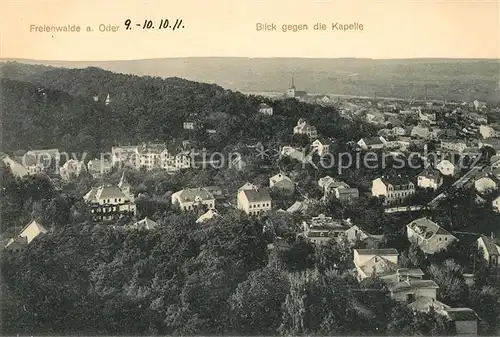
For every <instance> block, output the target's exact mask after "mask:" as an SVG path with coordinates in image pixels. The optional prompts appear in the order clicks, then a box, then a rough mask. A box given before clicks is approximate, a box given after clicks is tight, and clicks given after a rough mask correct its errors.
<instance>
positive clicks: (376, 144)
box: [357, 136, 387, 150]
mask: <svg viewBox="0 0 500 337" xmlns="http://www.w3.org/2000/svg"><path fill="white" fill-rule="evenodd" d="M357 144H358V146H359V147H360V148H361V149H363V150H381V149H383V148H384V147H385V146H386V145H387V141H386V140H385V138H384V137H382V136H379V137H370V138H361V139H360V140H359V141H358V143H357Z"/></svg>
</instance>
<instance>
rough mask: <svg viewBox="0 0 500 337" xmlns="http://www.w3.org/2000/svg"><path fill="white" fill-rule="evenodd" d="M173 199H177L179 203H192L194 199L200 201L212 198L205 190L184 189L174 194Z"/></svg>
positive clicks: (201, 188)
mask: <svg viewBox="0 0 500 337" xmlns="http://www.w3.org/2000/svg"><path fill="white" fill-rule="evenodd" d="M172 196H173V197H177V198H178V199H179V200H180V201H181V202H194V201H195V200H196V198H200V199H201V200H212V199H214V196H213V195H212V193H210V192H209V191H208V190H207V189H206V188H203V187H200V188H185V189H183V190H180V191H178V192H175V193H174V194H173V195H172Z"/></svg>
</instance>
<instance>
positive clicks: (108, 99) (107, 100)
mask: <svg viewBox="0 0 500 337" xmlns="http://www.w3.org/2000/svg"><path fill="white" fill-rule="evenodd" d="M109 103H111V98H110V97H109V93H108V96H107V97H106V105H108V104H109Z"/></svg>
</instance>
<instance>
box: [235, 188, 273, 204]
mask: <svg viewBox="0 0 500 337" xmlns="http://www.w3.org/2000/svg"><path fill="white" fill-rule="evenodd" d="M240 193H243V194H244V195H245V197H246V198H247V200H248V202H262V201H271V195H270V194H269V191H268V190H267V188H259V189H252V190H242V191H241V192H240Z"/></svg>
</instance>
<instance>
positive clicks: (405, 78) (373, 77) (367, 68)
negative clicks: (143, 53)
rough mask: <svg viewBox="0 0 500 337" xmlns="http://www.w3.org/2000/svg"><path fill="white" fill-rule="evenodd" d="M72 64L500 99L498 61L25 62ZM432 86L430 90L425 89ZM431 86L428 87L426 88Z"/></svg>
mask: <svg viewBox="0 0 500 337" xmlns="http://www.w3.org/2000/svg"><path fill="white" fill-rule="evenodd" d="M20 61H21V62H23V63H30V64H45V65H51V66H62V67H68V68H84V67H88V66H95V67H100V68H103V69H106V70H110V71H114V72H119V73H128V74H135V75H148V76H159V77H163V78H164V77H181V78H186V79H188V80H193V81H198V82H206V83H217V84H218V85H220V86H222V87H224V88H228V89H232V90H238V91H249V92H260V91H284V90H285V89H286V88H287V87H288V86H289V85H290V80H291V77H292V76H293V77H294V78H295V84H296V86H297V87H298V89H300V90H306V91H308V92H313V93H326V94H351V95H360V96H374V95H375V94H376V95H377V96H387V97H402V98H410V97H412V98H424V97H425V94H426V92H427V97H428V98H429V99H448V100H471V99H479V100H497V99H500V96H499V92H498V89H499V88H498V85H499V84H498V83H499V75H500V63H499V60H467V59H464V60H462V59H408V60H372V59H349V58H347V59H303V58H267V59H266V58H168V59H150V60H132V61H109V62H108V61H106V62H64V61H35V60H20ZM426 88H427V89H426ZM426 90H427V91H426Z"/></svg>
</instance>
